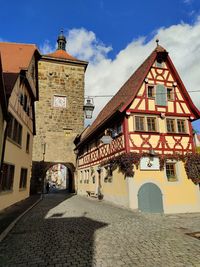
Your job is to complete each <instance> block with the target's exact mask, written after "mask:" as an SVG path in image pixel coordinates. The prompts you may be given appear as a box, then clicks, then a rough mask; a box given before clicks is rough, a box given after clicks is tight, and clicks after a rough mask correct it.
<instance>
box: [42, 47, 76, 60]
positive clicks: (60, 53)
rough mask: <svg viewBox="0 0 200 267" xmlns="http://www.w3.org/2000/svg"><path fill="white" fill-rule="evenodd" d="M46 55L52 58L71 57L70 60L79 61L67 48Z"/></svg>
mask: <svg viewBox="0 0 200 267" xmlns="http://www.w3.org/2000/svg"><path fill="white" fill-rule="evenodd" d="M46 56H48V57H52V58H60V59H69V60H75V61H79V60H78V59H76V58H75V57H73V56H71V55H70V54H68V53H67V52H66V51H65V50H62V49H59V50H56V51H55V52H53V53H50V54H47V55H46Z"/></svg>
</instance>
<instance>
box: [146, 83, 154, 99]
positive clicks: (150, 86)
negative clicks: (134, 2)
mask: <svg viewBox="0 0 200 267" xmlns="http://www.w3.org/2000/svg"><path fill="white" fill-rule="evenodd" d="M149 88H151V89H152V96H150V95H149ZM147 98H150V99H155V85H153V84H148V85H147Z"/></svg>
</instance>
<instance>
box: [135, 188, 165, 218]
mask: <svg viewBox="0 0 200 267" xmlns="http://www.w3.org/2000/svg"><path fill="white" fill-rule="evenodd" d="M138 209H139V210H140V211H143V212H151V213H163V200H162V192H161V190H160V188H159V187H158V186H157V185H155V184H154V183H145V184H143V185H142V186H141V187H140V189H139V191H138Z"/></svg>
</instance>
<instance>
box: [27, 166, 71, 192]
mask: <svg viewBox="0 0 200 267" xmlns="http://www.w3.org/2000/svg"><path fill="white" fill-rule="evenodd" d="M56 164H62V165H64V166H65V167H67V168H68V171H69V192H70V193H75V177H74V172H75V167H74V165H73V163H70V162H44V161H39V162H38V161H33V162H32V177H31V189H30V193H31V194H34V193H37V192H40V191H41V192H42V191H43V185H44V180H45V176H46V172H47V170H49V169H50V168H51V167H52V166H54V165H56Z"/></svg>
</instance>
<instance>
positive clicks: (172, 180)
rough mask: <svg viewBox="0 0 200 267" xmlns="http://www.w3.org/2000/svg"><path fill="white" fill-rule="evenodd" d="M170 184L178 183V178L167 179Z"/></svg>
mask: <svg viewBox="0 0 200 267" xmlns="http://www.w3.org/2000/svg"><path fill="white" fill-rule="evenodd" d="M167 181H168V182H178V179H177V178H167Z"/></svg>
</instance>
